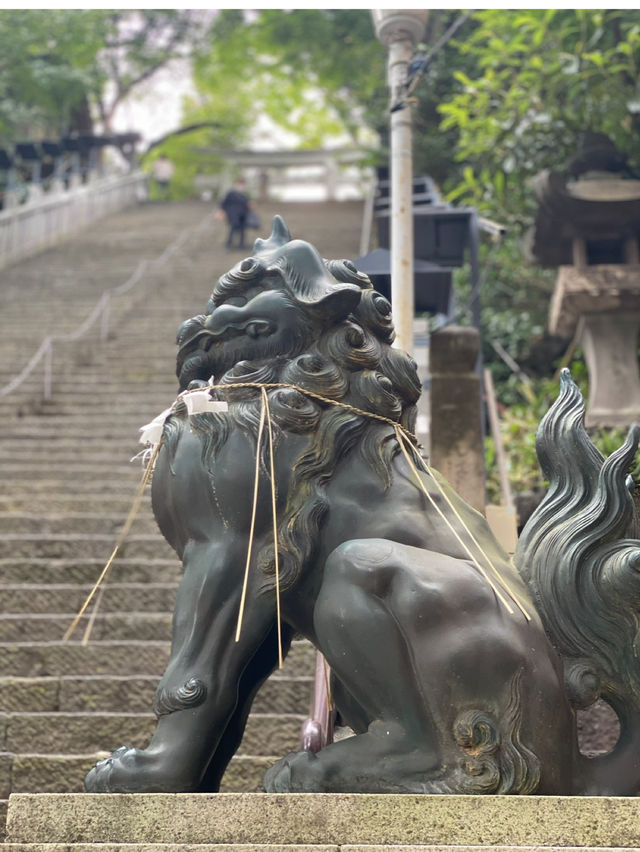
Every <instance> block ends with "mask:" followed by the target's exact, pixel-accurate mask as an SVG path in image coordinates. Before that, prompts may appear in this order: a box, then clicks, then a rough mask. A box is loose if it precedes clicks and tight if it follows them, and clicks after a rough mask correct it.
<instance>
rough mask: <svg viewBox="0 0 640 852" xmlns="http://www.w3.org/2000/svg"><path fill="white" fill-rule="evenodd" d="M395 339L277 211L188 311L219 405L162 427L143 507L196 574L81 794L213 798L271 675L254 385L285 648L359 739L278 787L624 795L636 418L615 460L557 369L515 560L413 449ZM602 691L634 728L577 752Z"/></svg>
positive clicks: (277, 780) (196, 362) (638, 767)
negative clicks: (137, 699) (130, 712)
mask: <svg viewBox="0 0 640 852" xmlns="http://www.w3.org/2000/svg"><path fill="white" fill-rule="evenodd" d="M393 334H394V333H393V325H392V320H391V310H390V306H389V303H388V302H387V301H386V299H384V298H383V297H381V296H380V295H378V294H376V292H375V291H374V290H373V289H372V288H371V286H370V283H369V281H368V279H367V278H366V277H365V276H363V275H362V274H359V273H357V272H356V270H355V269H354V267H353V266H352V265H351V264H350V263H349V262H346V261H324V260H323V259H322V258H321V257H320V256H319V254H318V253H317V251H316V250H315V249H314V248H313V247H312V246H311V245H309V244H308V243H305V242H301V241H298V240H293V241H292V240H290V237H289V234H288V232H287V229H286V226H285V225H284V223H283V222H282V220H280V219H276V220H275V223H274V230H273V233H272V235H271V237H270V238H269V239H268V240H266V241H262V240H258V241H257V242H256V244H255V248H254V254H253V256H252V257H250V258H248V259H246V260H244V261H242V262H241V263H240V264H238V265H237V266H236V267H234V268H233V269H232V270H231V271H230V272H229V273H228V274H226V275H224V276H223V277H222V278H221V279H220V281H219V282H218V283H217V284H216V286H215V288H214V291H213V295H212V297H211V299H210V301H209V304H208V306H207V310H206V313H205V314H204V315H202V316H198V317H194V318H193V319H190V320H188V321H187V322H186V323H184V325H183V326H182V328H181V330H180V332H179V337H178V343H179V355H178V373H179V377H180V383H181V386H182V387H183V388H184V389H186V388H188V387H190V386H191V387H194V386H195V387H197V386H198V385H204V384H205V383H207V382H208V381H209V379H210V377H212V376H213V384H215V385H216V386H220V385H222V386H223V389H219V390H214V391H212V394H213V395H214V396H215V397H216V398H217V399H220V400H226V401H227V402H228V404H229V409H228V411H227V412H218V413H204V414H193V415H191V416H189V415H188V413H187V408H186V406H185V405H184V404H183V403H180V404H178V405H177V406H176V407H175V410H174V412H173V413H172V414H171V416H170V417H169V418H168V420H167V421H166V424H165V427H164V435H163V446H162V449H161V451H160V453H159V455H158V458H157V463H156V469H155V474H154V478H153V489H152V493H153V505H154V511H155V514H156V517H157V520H158V523H159V525H160V529H161V530H162V532H163V534H164V535H165V536H166V538H167V539H168V541H169V542H170V543H171V544H172V545H173V547H174V548H175V550H176V551H177V553H178V554H179V555H180V557H181V558H182V560H183V562H184V569H185V573H184V579H183V580H182V583H181V585H180V589H179V593H178V598H177V603H176V610H175V617H174V626H173V642H172V652H171V660H170V663H169V667H168V669H167V671H166V673H165V675H164V676H163V678H162V680H161V682H160V685H159V687H158V692H157V696H156V700H155V712H156V714H157V716H158V727H157V730H156V733H155V735H154V737H153V739H152V741H151V744H150V745H149V747H148V748H147V749H144V750H137V749H126V748H123V749H119V750H118V751H116V752H114V754H113V756H112V757H111V758H109V759H108V760H106V761H102V762H100V763H99V764H98V765H97V766H96V768H95V769H93V770H92V771H91V772H90V773H89V775H88V776H87V780H86V787H87V789H88V790H90V791H112V792H143V791H151V792H153V791H215V790H217V789H218V787H219V784H220V779H221V777H222V774H223V772H224V770H225V767H226V766H227V764H228V762H229V760H230V759H231V757H232V755H233V753H234V751H235V750H236V748H237V747H238V744H239V743H240V739H241V737H242V733H243V730H244V726H245V722H246V719H247V715H248V713H249V709H250V707H251V702H252V699H253V697H254V695H255V693H256V691H257V689H258V688H259V686H260V685H261V684H262V683H263V681H264V680H265V678H266V677H267V676H268V675H269V674H270V673H271V671H273V669H274V668H275V666H276V665H277V662H278V650H277V637H278V630H277V596H276V579H275V576H274V574H275V561H274V541H273V532H272V530H273V527H272V498H271V478H270V473H269V471H270V458H271V457H270V452H269V439H268V430H267V428H266V427H265V425H264V419H263V415H262V412H263V411H264V407H263V406H264V393H265V392H266V396H267V397H268V403H269V413H270V419H271V422H272V428H273V440H274V465H275V475H274V484H275V494H276V510H277V519H278V520H277V524H278V552H279V585H280V605H281V623H282V624H281V626H282V638H283V643H284V649H285V652H286V650H287V646H288V644H289V643H290V641H291V637H292V635H293V634H294V632H295V631H299V632H300V633H301V634H303V635H305V636H307V637H308V638H309V639H310V640H311V641H312V642H313V643H314V644H315V645H316V647H317V648H319V649H320V650H321V651H322V653H323V654H324V655H325V657H326V659H327V661H328V662H329V664H330V666H331V669H332V676H333V695H334V698H335V701H336V703H337V706H338V708H339V711H340V713H341V715H342V717H343V718H344V719H345V720H346V722H347V723H348V724H349V725H351V727H352V728H353V729H354V731H355V732H356V734H357V736H355V737H351V738H348V739H345V740H342V741H340V742H337V743H335V744H333V745H330V746H328V747H326V748H325V749H323V750H321V751H320V752H319V753H318V754H317V755H314V754H311V753H310V752H300V753H297V754H290V755H288V756H286V757H284V758H283V759H282V760H280V761H279V762H278V763H277V764H276V765H275V766H274V767H273V768H272V769H270V770H269V771H268V773H267V775H266V778H265V788H266V789H267V791H276V792H283V791H302V792H312V791H321V792H322V791H326V792H342V791H355V792H375V793H378V792H392V793H398V792H400V793H517V794H526V793H540V794H594V795H601V794H605V793H606V794H614V795H633V794H635V793H636V792H637V790H638V787H639V785H640V680H639V678H638V674H639V672H640V667H639V665H638V659H637V656H636V652H637V646H638V609H639V603H640V574H639V573H638V565H640V542H638V541H635V540H631V539H624V538H623V539H621V538H620V537H621V536H623V535H625V532H626V529H627V527H628V526H629V524H630V523H631V522H632V521H633V519H634V509H633V504H632V500H631V497H630V495H629V492H628V489H627V487H626V485H625V469H626V467H627V465H628V463H629V460H630V459H631V457H632V456H633V453H634V451H635V447H636V444H637V440H638V435H637V431H635V430H634V431H633V432H632V433H631V435H630V437H629V439H628V441H627V443H626V444H625V445H624V446H623V447H622V449H621V450H620V451H618V452H617V453H614V454H613V455H612V456H611V457H610V458H609V459H607V460H606V461H604V460H603V458H602V457H601V456H600V455H599V453H598V452H597V451H596V450H595V448H594V447H593V445H592V444H591V443H590V441H589V439H588V437H587V435H586V433H585V431H584V428H583V425H582V416H583V405H582V400H581V398H580V395H579V392H578V391H577V388H576V387H575V385H574V384H573V382H572V381H571V378H570V377H569V375H568V374H565V375H564V376H563V379H562V387H561V392H560V397H559V399H558V401H557V403H556V404H555V405H554V407H553V409H552V410H551V411H550V412H549V414H548V415H547V417H546V418H545V420H544V421H543V423H542V425H541V428H540V432H539V436H538V441H539V452H540V459H541V463H542V466H543V469H544V472H545V475H546V476H547V477H548V479H549V481H550V487H549V493H548V495H547V497H546V498H545V500H544V501H543V503H542V505H541V506H540V508H539V509H538V510H537V511H536V513H535V514H534V516H533V517H532V518H531V520H530V522H529V524H528V525H527V527H526V529H525V531H524V533H523V535H522V537H521V541H520V545H519V549H518V553H517V556H516V565H517V567H516V565H514V564H513V563H512V562H510V560H509V559H508V557H507V556H506V554H505V553H504V552H502V551H501V550H500V548H499V546H498V545H497V544H496V542H495V541H494V539H493V537H492V536H491V533H490V531H489V529H488V527H487V524H486V522H485V520H484V518H483V517H482V516H481V515H480V514H479V513H477V512H475V511H474V510H473V509H471V508H469V507H468V506H467V505H466V504H465V503H464V502H463V501H462V500H461V499H460V498H459V497H458V496H457V495H456V494H455V493H454V492H453V491H452V490H451V489H450V487H449V486H448V485H447V483H446V482H444V480H442V479H441V478H440V477H438V476H437V475H433V476H432V475H431V474H430V472H429V471H428V470H427V469H425V468H423V467H422V466H421V462H420V459H419V455H418V453H417V451H416V450H415V448H414V447H413V445H412V444H411V443H405V442H406V439H405V438H404V437H403V436H404V435H405V434H407V433H409V432H410V431H411V430H412V427H413V421H414V417H415V403H416V400H417V399H418V396H419V394H420V383H419V381H418V378H417V375H416V370H415V365H414V363H413V362H412V360H411V359H410V358H409V357H408V356H407V355H405V354H404V353H403V352H400V351H398V350H396V349H392V348H391V346H390V344H391V342H392V340H393ZM276 384H278V385H281V386H278V387H273V385H276ZM238 385H242V386H240V387H238ZM282 385H284V387H283V386H282ZM332 402H333V403H338V404H331V403H332ZM349 406H351V407H349ZM371 414H375V415H378V416H380V417H382V418H384V419H376V418H375V417H373V416H370V415H371ZM395 424H399V425H400V426H401V427H402V429H399V428H398V426H396V425H395ZM403 430H406V432H403ZM258 435H261V439H260V442H259V443H260V447H259V452H260V454H261V458H262V464H261V467H260V475H259V495H260V497H259V500H258V503H257V516H256V519H255V529H254V533H253V548H252V554H253V556H252V559H251V562H250V570H249V573H248V587H247V591H246V604H245V608H244V619H243V625H242V629H241V631H240V636H239V639H238V641H236V624H237V619H238V612H239V609H240V606H241V597H242V587H243V574H244V565H245V560H246V554H247V550H248V543H249V538H250V528H251V516H252V494H253V488H254V471H255V453H256V444H257V439H258ZM403 445H404V449H403ZM599 697H603V698H604V699H605V700H606V701H607V702H609V703H610V704H611V706H612V707H613V708H614V709H615V710H616V712H617V713H618V716H619V718H620V722H621V729H622V734H621V737H620V740H619V742H618V744H617V746H616V748H615V749H614V751H613V752H612V753H611V754H609V755H606V756H604V757H601V758H598V759H591V760H590V759H588V758H586V757H584V756H583V755H581V754H580V752H579V749H578V743H577V737H576V721H575V711H576V709H577V708H583V707H586V706H589V705H590V704H591V703H593V702H595V701H596V700H597V699H598V698H599Z"/></svg>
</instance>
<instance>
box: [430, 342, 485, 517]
mask: <svg viewBox="0 0 640 852" xmlns="http://www.w3.org/2000/svg"><path fill="white" fill-rule="evenodd" d="M479 346H480V337H479V335H478V332H477V331H476V329H475V328H463V327H459V326H449V327H447V328H444V329H442V330H439V331H437V332H434V334H433V335H432V336H431V346H430V355H429V357H430V366H431V405H430V413H431V435H430V438H431V454H430V463H431V464H432V465H433V467H435V468H436V469H437V470H439V471H440V473H442V475H443V476H445V477H446V478H447V479H448V480H449V482H450V483H451V485H452V486H453V487H454V488H455V490H456V491H457V492H458V494H460V496H461V497H463V498H464V499H465V500H466V501H467V503H469V504H470V505H471V506H473V507H474V509H477V510H478V511H479V512H484V508H485V502H486V501H485V481H484V480H485V476H484V472H485V469H484V445H483V436H482V396H481V388H480V378H479V376H478V374H477V373H476V372H475V366H476V362H477V359H478V351H479Z"/></svg>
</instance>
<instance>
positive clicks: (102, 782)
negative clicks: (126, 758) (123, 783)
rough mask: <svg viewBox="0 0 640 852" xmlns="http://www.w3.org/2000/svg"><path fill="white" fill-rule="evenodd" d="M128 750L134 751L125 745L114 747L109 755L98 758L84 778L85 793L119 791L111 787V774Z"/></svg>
mask: <svg viewBox="0 0 640 852" xmlns="http://www.w3.org/2000/svg"><path fill="white" fill-rule="evenodd" d="M128 751H135V749H130V748H128V747H127V746H121V747H120V748H118V749H116V750H115V751H114V752H113V754H112V755H111V757H107V758H106V759H105V760H99V761H98V762H97V763H96V765H95V766H94V767H93V769H92V770H91V771H90V772H88V773H87V776H86V778H85V779H84V789H85V790H86V791H87V793H115V792H120V791H117V790H114V789H113V786H112V776H113V771H114V766H115V765H116V764H118V763H120V759H121V757H122V756H123V755H124V754H125V753H126V752H128Z"/></svg>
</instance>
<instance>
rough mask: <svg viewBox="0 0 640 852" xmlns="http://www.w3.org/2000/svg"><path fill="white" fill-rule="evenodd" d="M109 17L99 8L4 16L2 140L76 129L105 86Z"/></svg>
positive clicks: (0, 17)
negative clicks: (102, 55) (91, 97)
mask: <svg viewBox="0 0 640 852" xmlns="http://www.w3.org/2000/svg"><path fill="white" fill-rule="evenodd" d="M104 18H105V16H104V13H103V12H101V11H97V10H83V11H77V10H44V9H43V10H37V11H34V10H27V9H11V10H4V11H2V12H0V57H1V59H0V142H2V143H3V144H8V143H11V142H13V141H16V140H17V139H20V138H21V137H27V136H29V135H33V134H46V133H50V132H53V133H58V132H61V131H66V130H68V129H69V128H70V127H71V126H72V125H73V120H74V112H76V111H78V110H80V109H81V107H82V104H83V101H85V99H86V97H87V95H88V93H90V92H95V91H97V90H98V89H100V88H101V86H102V85H103V82H104V76H103V74H102V72H101V71H100V69H99V67H98V66H97V64H96V56H97V54H98V51H99V50H100V48H101V46H102V44H103V33H104V29H103V25H104Z"/></svg>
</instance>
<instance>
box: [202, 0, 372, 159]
mask: <svg viewBox="0 0 640 852" xmlns="http://www.w3.org/2000/svg"><path fill="white" fill-rule="evenodd" d="M195 71H196V82H197V85H198V88H199V90H200V92H201V93H202V95H203V97H205V98H213V97H216V96H217V95H218V93H220V92H221V91H224V92H225V94H226V95H229V94H230V95H231V97H232V98H236V97H241V98H242V99H243V101H244V103H245V105H246V108H247V109H248V110H250V114H251V115H253V116H255V115H257V114H259V113H264V114H266V115H267V116H269V117H270V118H271V119H272V120H273V121H274V122H275V123H276V124H277V125H278V126H279V127H281V128H282V129H283V130H286V131H289V132H291V133H294V134H296V136H297V137H298V138H299V145H300V147H319V146H321V145H322V144H323V143H324V142H325V141H326V139H327V138H329V137H331V136H336V135H337V134H340V133H342V134H344V133H347V134H349V136H350V137H351V138H352V139H359V138H360V131H361V129H362V128H363V127H368V126H369V125H370V123H371V122H372V121H373V120H374V117H375V120H377V121H378V122H379V121H380V115H381V113H382V112H383V103H384V102H385V98H386V85H385V51H384V48H383V47H382V45H380V44H379V42H377V41H376V39H375V36H374V34H373V26H372V23H371V16H370V13H369V12H368V11H367V10H364V9H362V10H359V9H298V10H283V9H265V10H261V11H259V12H256V13H255V14H254V15H253V16H252V17H249V16H246V15H243V13H242V12H240V11H239V10H223V11H221V12H220V13H219V14H218V16H217V17H216V19H215V22H214V25H213V28H212V42H211V47H210V49H209V50H208V51H207V52H205V53H203V54H202V55H201V57H200V58H199V60H198V61H197V62H196V64H195Z"/></svg>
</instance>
